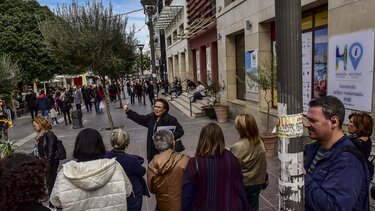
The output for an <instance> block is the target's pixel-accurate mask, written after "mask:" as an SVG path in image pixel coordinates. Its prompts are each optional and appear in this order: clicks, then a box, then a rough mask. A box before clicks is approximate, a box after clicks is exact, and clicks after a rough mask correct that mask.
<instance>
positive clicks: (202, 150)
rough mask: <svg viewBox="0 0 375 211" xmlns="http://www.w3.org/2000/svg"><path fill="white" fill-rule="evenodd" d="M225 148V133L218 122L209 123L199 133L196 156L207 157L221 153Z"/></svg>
mask: <svg viewBox="0 0 375 211" xmlns="http://www.w3.org/2000/svg"><path fill="white" fill-rule="evenodd" d="M224 149H225V141H224V134H223V131H222V130H221V128H220V126H219V125H218V124H216V123H209V124H207V125H206V126H204V127H203V128H202V130H201V134H200V135H199V141H198V145H197V150H196V152H195V155H196V156H199V157H206V156H214V155H221V154H222V153H223V152H224Z"/></svg>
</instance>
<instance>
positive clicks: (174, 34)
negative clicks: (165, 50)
mask: <svg viewBox="0 0 375 211" xmlns="http://www.w3.org/2000/svg"><path fill="white" fill-rule="evenodd" d="M176 41H177V29H176V30H174V32H173V42H176Z"/></svg>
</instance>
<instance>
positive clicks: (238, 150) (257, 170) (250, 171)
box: [230, 114, 267, 210]
mask: <svg viewBox="0 0 375 211" xmlns="http://www.w3.org/2000/svg"><path fill="white" fill-rule="evenodd" d="M234 126H235V128H236V129H237V131H238V133H239V135H240V138H241V139H240V140H239V142H237V143H235V144H233V146H232V147H231V148H230V151H231V152H232V153H233V154H234V155H235V156H236V157H237V158H238V160H239V161H240V163H241V168H242V174H243V177H244V178H243V179H244V185H245V190H246V195H247V200H248V202H249V204H250V206H251V210H259V194H260V190H261V189H262V185H263V184H264V182H265V177H266V174H267V172H266V169H267V161H266V150H265V148H264V145H263V142H262V140H261V139H260V137H259V130H258V126H257V123H256V122H255V119H254V117H253V116H251V115H249V114H240V115H238V116H237V117H236V119H235V121H234Z"/></svg>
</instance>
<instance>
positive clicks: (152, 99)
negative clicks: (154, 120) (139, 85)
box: [148, 94, 154, 106]
mask: <svg viewBox="0 0 375 211" xmlns="http://www.w3.org/2000/svg"><path fill="white" fill-rule="evenodd" d="M148 99H150V103H151V106H152V105H154V95H150V94H149V95H148Z"/></svg>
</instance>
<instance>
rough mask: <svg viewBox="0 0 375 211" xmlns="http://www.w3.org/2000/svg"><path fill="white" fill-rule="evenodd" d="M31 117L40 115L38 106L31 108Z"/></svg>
mask: <svg viewBox="0 0 375 211" xmlns="http://www.w3.org/2000/svg"><path fill="white" fill-rule="evenodd" d="M29 111H30V114H31V119H34V118H35V117H36V116H38V109H37V108H29Z"/></svg>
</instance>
